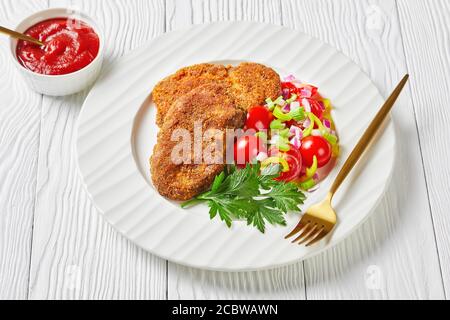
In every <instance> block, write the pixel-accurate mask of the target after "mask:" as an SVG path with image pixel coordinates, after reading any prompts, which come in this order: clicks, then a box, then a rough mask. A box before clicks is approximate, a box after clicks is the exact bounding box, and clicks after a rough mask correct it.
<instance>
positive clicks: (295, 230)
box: [284, 220, 304, 239]
mask: <svg viewBox="0 0 450 320" xmlns="http://www.w3.org/2000/svg"><path fill="white" fill-rule="evenodd" d="M303 227H304V224H303V223H302V221H301V220H300V222H299V223H298V224H297V225H296V226H295V228H294V229H293V230H292V231H291V233H289V234H288V235H287V236H286V237H284V238H285V239H289V238H290V237H292V236H293V235H295V234H297V232H299V231H300V230H302V229H303Z"/></svg>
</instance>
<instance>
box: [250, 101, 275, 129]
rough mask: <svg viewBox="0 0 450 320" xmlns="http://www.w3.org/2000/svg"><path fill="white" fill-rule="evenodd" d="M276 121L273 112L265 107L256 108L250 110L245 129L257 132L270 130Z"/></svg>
mask: <svg viewBox="0 0 450 320" xmlns="http://www.w3.org/2000/svg"><path fill="white" fill-rule="evenodd" d="M273 119H274V116H273V114H272V112H270V111H269V110H268V109H267V108H265V107H263V106H254V107H251V108H250V109H249V110H248V113H247V121H246V122H245V127H246V128H247V129H254V130H256V131H262V130H268V129H269V127H270V123H271V122H272V120H273Z"/></svg>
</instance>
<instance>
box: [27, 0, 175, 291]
mask: <svg viewBox="0 0 450 320" xmlns="http://www.w3.org/2000/svg"><path fill="white" fill-rule="evenodd" d="M50 5H51V6H69V5H71V6H73V7H74V8H78V9H80V10H82V11H84V12H86V13H88V14H90V15H91V16H93V17H94V18H95V19H96V20H97V21H98V22H99V24H100V25H102V26H103V30H104V33H105V37H106V63H109V62H110V61H112V60H114V59H115V58H117V57H119V56H121V55H123V54H124V53H125V52H127V51H128V50H130V49H132V48H134V47H136V46H138V45H140V44H141V43H142V42H143V41H146V40H148V39H150V38H152V37H155V36H157V35H159V34H161V33H162V32H163V28H164V3H163V2H162V1H146V0H143V1H51V3H50ZM86 93H87V92H84V93H80V94H77V95H73V96H69V97H64V98H51V97H44V100H43V106H42V108H43V109H42V118H41V139H40V150H39V168H38V179H37V188H38V196H37V199H36V213H35V225H34V229H35V232H34V237H33V252H32V260H31V279H30V293H31V294H30V297H31V298H33V299H164V298H165V297H166V262H165V261H164V260H161V259H159V258H156V257H154V256H152V255H150V254H148V253H146V252H144V251H143V250H141V249H139V248H138V247H136V246H135V245H134V244H132V243H131V242H129V241H128V240H126V239H125V238H124V237H122V236H121V235H120V234H119V233H118V232H116V231H115V230H113V228H112V227H111V226H109V225H108V224H107V223H106V222H105V220H104V219H103V217H102V216H101V215H100V214H99V213H98V212H97V210H96V209H95V208H94V206H93V204H92V202H91V201H90V199H89V197H88V195H87V192H86V191H85V190H84V188H83V186H82V182H81V177H80V176H79V174H78V169H77V162H76V154H75V147H74V145H75V139H76V120H77V117H78V113H79V111H80V107H81V105H82V103H83V100H84V98H85V96H86Z"/></svg>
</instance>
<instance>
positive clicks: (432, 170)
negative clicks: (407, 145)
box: [398, 0, 450, 298]
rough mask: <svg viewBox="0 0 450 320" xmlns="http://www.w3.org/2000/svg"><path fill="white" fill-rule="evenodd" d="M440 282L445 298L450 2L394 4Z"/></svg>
mask: <svg viewBox="0 0 450 320" xmlns="http://www.w3.org/2000/svg"><path fill="white" fill-rule="evenodd" d="M398 7H399V16H400V21H401V28H402V34H403V42H404V49H405V55H406V62H407V64H408V69H409V72H410V73H411V95H412V101H413V104H414V109H415V113H416V120H417V129H418V131H419V133H420V147H421V151H422V157H423V163H424V166H425V173H426V178H427V187H428V192H429V197H430V206H431V211H432V214H433V220H434V228H435V232H436V240H437V246H438V249H439V255H440V262H441V267H442V276H443V280H444V284H445V289H446V296H447V298H448V297H449V296H450V215H449V212H450V192H449V181H450V167H449V163H450V151H449V150H450V140H449V139H448V136H449V134H450V129H449V123H450V109H449V106H450V84H449V83H450V20H449V19H450V18H449V17H450V2H449V1H447V0H435V1H420V0H408V1H406V0H400V1H398Z"/></svg>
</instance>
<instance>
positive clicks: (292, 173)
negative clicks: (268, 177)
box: [270, 145, 302, 182]
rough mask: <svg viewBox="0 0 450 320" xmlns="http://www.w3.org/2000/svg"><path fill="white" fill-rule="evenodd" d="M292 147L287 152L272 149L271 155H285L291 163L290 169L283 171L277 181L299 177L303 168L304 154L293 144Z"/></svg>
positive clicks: (286, 180) (288, 180)
mask: <svg viewBox="0 0 450 320" xmlns="http://www.w3.org/2000/svg"><path fill="white" fill-rule="evenodd" d="M290 147H291V149H290V150H289V151H287V152H281V151H279V150H277V149H271V150H270V156H277V157H283V158H284V159H286V162H287V163H288V165H289V171H287V172H281V173H280V176H279V177H278V178H276V179H275V180H277V181H285V182H290V181H293V180H295V179H297V178H298V177H299V175H300V172H301V170H302V155H301V153H300V151H299V150H298V149H297V148H296V147H294V146H292V145H290Z"/></svg>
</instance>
